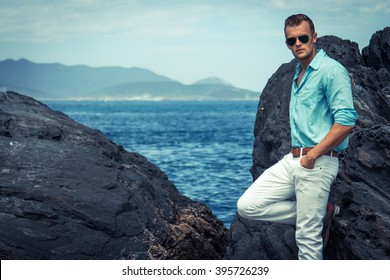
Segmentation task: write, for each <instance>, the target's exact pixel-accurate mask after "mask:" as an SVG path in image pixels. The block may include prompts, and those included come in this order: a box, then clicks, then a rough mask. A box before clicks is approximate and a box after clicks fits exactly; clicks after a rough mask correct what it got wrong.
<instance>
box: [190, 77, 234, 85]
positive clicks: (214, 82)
mask: <svg viewBox="0 0 390 280" xmlns="http://www.w3.org/2000/svg"><path fill="white" fill-rule="evenodd" d="M193 85H223V86H230V87H234V86H233V85H232V84H231V83H229V82H227V81H225V80H223V79H221V78H218V77H208V78H205V79H202V80H199V81H197V82H195V83H193Z"/></svg>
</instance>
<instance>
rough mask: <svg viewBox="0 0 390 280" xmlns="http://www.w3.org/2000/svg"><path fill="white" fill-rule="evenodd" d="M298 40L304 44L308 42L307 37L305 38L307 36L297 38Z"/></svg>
mask: <svg viewBox="0 0 390 280" xmlns="http://www.w3.org/2000/svg"><path fill="white" fill-rule="evenodd" d="M298 39H299V41H300V42H301V43H304V44H305V43H307V42H308V41H309V36H307V35H303V36H299V37H298Z"/></svg>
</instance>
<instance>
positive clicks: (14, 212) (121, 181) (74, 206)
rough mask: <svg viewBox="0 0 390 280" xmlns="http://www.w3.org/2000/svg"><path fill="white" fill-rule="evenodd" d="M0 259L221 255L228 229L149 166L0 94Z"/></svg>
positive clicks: (29, 103)
mask: <svg viewBox="0 0 390 280" xmlns="http://www.w3.org/2000/svg"><path fill="white" fill-rule="evenodd" d="M0 173H1V176H0V258H1V259H221V258H223V257H224V255H225V252H226V243H227V238H228V234H227V230H226V229H225V228H224V226H223V224H222V222H221V221H219V220H218V219H217V218H216V217H215V216H214V215H213V214H212V213H211V211H210V210H209V209H208V208H207V207H206V206H205V205H203V204H200V203H198V202H194V201H192V200H190V199H188V198H186V197H184V196H182V195H181V194H180V193H179V192H178V191H177V189H176V188H175V187H174V185H173V184H172V183H171V182H170V181H169V180H168V179H167V176H166V175H165V174H164V173H163V172H161V171H160V170H159V169H158V168H157V167H156V166H155V165H153V164H151V163H150V162H148V161H147V160H146V158H144V157H143V156H141V155H139V154H136V153H129V152H127V151H125V150H124V149H123V148H122V147H121V146H118V145H116V144H114V143H113V142H111V141H110V140H109V139H107V138H106V137H105V136H103V135H102V133H101V132H99V131H97V130H93V129H90V128H87V127H85V126H83V125H80V124H78V123H76V122H74V121H73V120H71V119H70V118H68V117H67V116H65V115H64V114H62V113H59V112H54V111H52V110H50V109H49V108H48V107H46V106H45V105H43V104H41V103H39V102H37V101H36V100H34V99H31V98H28V97H25V96H22V95H19V94H16V93H12V92H7V93H0Z"/></svg>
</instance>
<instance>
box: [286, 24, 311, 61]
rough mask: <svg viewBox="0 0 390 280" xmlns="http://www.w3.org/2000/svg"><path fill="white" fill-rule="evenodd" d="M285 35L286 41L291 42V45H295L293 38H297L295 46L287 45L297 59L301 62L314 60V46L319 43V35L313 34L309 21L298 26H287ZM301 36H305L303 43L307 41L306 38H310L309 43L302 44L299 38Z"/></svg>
mask: <svg viewBox="0 0 390 280" xmlns="http://www.w3.org/2000/svg"><path fill="white" fill-rule="evenodd" d="M285 35H286V40H287V41H290V43H293V42H294V39H293V38H296V39H295V42H294V44H292V45H289V44H287V43H286V44H287V47H288V48H289V49H290V50H291V52H292V53H293V55H294V56H295V57H296V58H297V59H299V60H300V61H304V60H308V61H309V62H310V61H311V60H312V59H313V58H314V56H315V46H314V44H315V42H317V33H314V34H312V33H311V31H310V26H309V23H308V22H307V21H302V23H301V24H300V25H297V26H287V27H286V29H285ZM300 36H303V37H301V38H302V41H305V37H304V36H308V41H307V42H306V43H305V42H301V41H300V40H299V38H298V37H300ZM289 38H290V39H289Z"/></svg>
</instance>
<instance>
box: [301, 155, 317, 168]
mask: <svg viewBox="0 0 390 280" xmlns="http://www.w3.org/2000/svg"><path fill="white" fill-rule="evenodd" d="M315 162H316V160H315V159H313V158H311V157H310V156H307V155H306V156H303V157H301V160H300V164H301V166H302V167H304V168H306V169H313V168H314V164H315Z"/></svg>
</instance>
